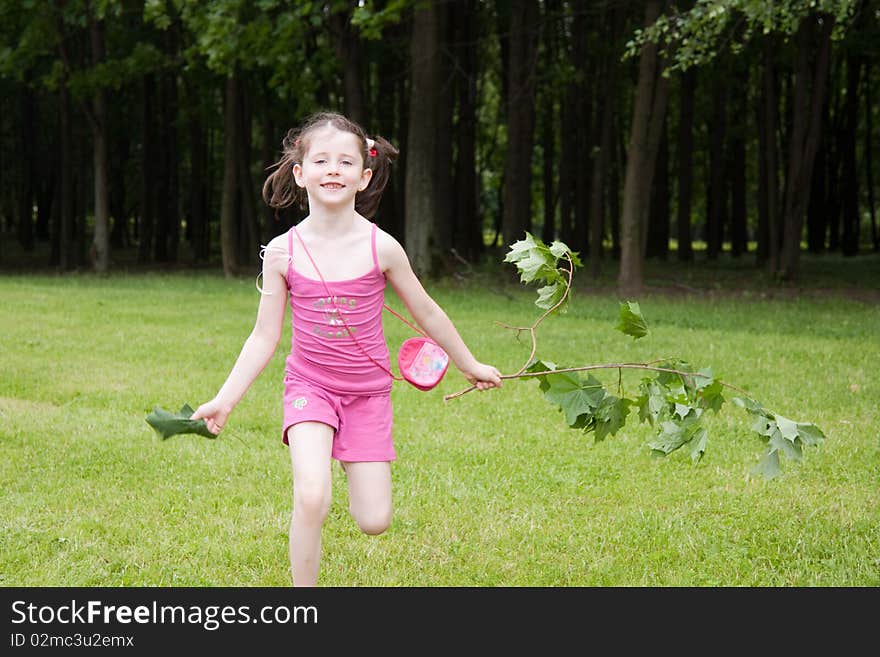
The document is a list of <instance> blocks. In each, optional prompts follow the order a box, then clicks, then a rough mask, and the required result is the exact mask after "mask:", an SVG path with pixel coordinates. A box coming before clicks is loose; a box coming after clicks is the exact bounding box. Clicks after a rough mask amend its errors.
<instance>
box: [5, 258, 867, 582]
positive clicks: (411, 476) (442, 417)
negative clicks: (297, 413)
mask: <svg viewBox="0 0 880 657" xmlns="http://www.w3.org/2000/svg"><path fill="white" fill-rule="evenodd" d="M817 263H818V264H817ZM807 264H808V265H809V266H814V265H815V266H816V267H818V268H819V269H821V268H822V267H825V266H826V265H824V264H822V263H820V262H819V261H818V260H817V261H816V263H814V262H813V261H811V260H810V259H807ZM844 266H847V263H842V264H840V266H839V269H842V268H843V267H844ZM852 266H853V267H854V268H855V270H850V271H849V273H848V274H847V273H841V272H840V271H832V270H831V269H828V271H827V272H824V273H823V272H822V271H818V273H817V274H816V276H814V277H813V278H814V280H818V281H820V282H821V284H822V288H823V290H824V291H818V290H816V289H815V287H809V286H804V285H799V286H788V287H785V288H779V287H772V286H768V284H767V282H766V281H762V280H761V278H760V276H759V275H755V274H747V273H744V272H745V269H746V268H744V267H743V268H742V270H743V271H740V268H739V266H738V265H737V264H736V263H729V262H728V263H724V262H722V263H719V264H718V265H717V266H716V269H717V271H716V272H714V273H713V272H709V273H708V274H707V273H705V269H703V270H699V271H697V270H696V269H694V271H693V272H692V274H691V278H687V276H688V274H687V272H686V271H685V272H684V273H683V274H682V276H681V277H679V278H678V279H676V281H683V284H682V283H678V282H676V283H675V284H668V283H669V281H672V279H673V271H674V270H673V268H672V267H671V266H670V267H668V268H664V266H663V265H651V266H649V271H648V276H649V278H650V280H651V281H653V282H656V283H657V284H658V285H659V286H663V288H664V291H663V292H662V293H661V292H660V291H659V288H658V289H655V290H654V291H650V292H648V293H646V294H645V295H644V296H643V297H642V298H640V299H639V301H640V303H641V307H642V311H643V313H644V315H645V317H646V319H647V321H648V324H649V327H650V329H651V333H650V335H649V336H648V337H647V338H645V339H643V340H639V341H633V340H631V339H630V338H628V337H626V336H624V335H623V334H621V333H619V332H617V331H615V330H614V328H613V327H614V325H615V324H616V319H617V317H616V314H617V303H618V299H617V298H616V296H615V295H614V293H613V290H612V289H611V287H610V276H611V275H610V273H609V274H606V275H605V278H604V279H602V280H600V281H598V282H597V283H595V284H593V283H590V282H587V280H586V279H587V278H588V277H587V275H586V274H579V280H578V286H577V288H578V289H577V294H576V296H575V298H574V301H573V304H572V307H571V309H570V311H569V312H568V313H567V314H566V315H562V316H558V317H552V318H550V319H548V320H547V321H546V322H545V323H544V324H542V326H541V328H540V329H539V334H538V343H539V344H538V356H540V357H542V358H544V359H546V360H551V361H554V362H557V363H559V364H568V365H585V364H598V363H607V362H619V361H622V360H626V361H646V360H652V359H655V358H659V357H666V356H676V357H681V358H684V359H686V360H688V361H690V362H691V363H692V364H694V365H696V366H699V367H702V366H711V367H712V368H713V370H714V372H715V374H716V375H717V376H719V377H720V378H721V379H722V380H724V381H726V382H729V383H732V384H734V385H737V386H739V387H742V388H746V389H748V390H749V391H750V392H751V393H752V394H753V395H754V396H755V398H757V399H758V400H760V401H761V402H763V403H764V404H765V405H766V406H767V407H769V408H771V409H773V410H775V411H776V412H778V413H780V414H782V415H785V416H787V417H790V418H792V419H796V420H799V421H805V422H815V423H816V424H817V425H818V426H819V427H820V428H821V429H822V430H823V431H824V432H825V434H826V436H827V440H826V441H825V442H824V443H823V444H822V445H821V446H819V447H816V448H807V449H806V450H805V455H804V459H803V461H802V462H801V463H799V464H797V463H793V462H791V461H785V460H783V474H782V476H780V477H779V478H777V479H775V480H773V481H770V482H765V481H763V480H761V479H756V478H754V477H751V476H750V475H749V470H750V469H751V468H752V466H753V465H754V464H755V463H756V462H757V460H758V459H759V458H760V456H761V454H762V450H763V443H762V442H761V441H760V439H759V438H758V437H757V436H756V435H755V434H753V433H751V431H750V430H749V424H750V422H749V417H748V416H747V415H746V413H745V412H744V411H742V410H741V409H739V408H737V407H735V406H733V405H732V404H725V406H724V408H723V409H722V411H721V413H720V414H718V415H717V416H713V417H712V418H711V419H710V420H709V429H710V439H709V448H708V451H707V453H706V455H705V457H704V459H703V460H702V461H701V462H700V463H698V464H696V465H694V464H692V463H691V461H690V459H689V457H688V455H687V454H684V453H682V454H679V453H675V454H672V455H670V456H669V457H666V458H655V457H652V455H651V453H650V449H649V448H648V447H647V445H646V443H647V440H648V439H649V438H650V431H649V427H647V426H646V425H642V424H637V423H636V421H635V418H634V417H630V419H629V422H628V423H627V426H626V427H624V429H623V430H621V431H620V432H619V433H618V434H617V435H615V436H611V437H609V438H608V439H606V440H605V441H604V442H601V443H598V444H597V443H594V442H593V437H592V435H589V436H585V435H583V434H582V433H580V432H578V431H575V430H571V429H568V428H567V426H566V425H565V423H564V419H563V418H562V416H561V415H560V414H559V413H558V412H557V411H556V410H554V407H553V406H551V405H550V404H549V403H548V402H546V401H545V400H544V399H543V397H542V396H541V394H540V392H539V390H538V387H537V383H536V382H534V381H508V382H506V383H505V386H504V388H503V389H502V390H499V391H491V392H484V393H477V392H473V393H470V394H467V395H464V396H463V397H461V398H459V399H456V400H453V401H450V402H444V401H443V395H444V394H448V393H452V392H455V391H457V390H460V389H462V388H463V387H466V386H465V383H466V382H465V381H464V379H463V377H462V376H461V375H460V374H459V373H458V372H456V371H450V373H449V374H448V375H447V376H446V378H445V379H444V381H443V383H442V384H441V386H440V387H438V388H436V389H435V390H433V391H431V392H427V393H424V392H419V391H416V390H415V389H413V388H411V387H409V386H407V385H405V384H401V383H396V384H395V388H394V391H393V402H394V407H395V444H396V447H397V451H398V460H397V462H396V463H395V464H394V466H393V476H394V499H395V501H394V504H395V516H394V521H393V523H392V526H391V528H390V529H389V531H388V532H386V533H385V534H384V535H382V536H378V537H370V536H366V535H363V534H361V533H360V532H359V531H358V530H357V527H356V525H355V524H354V521H353V520H352V519H351V518H350V517H349V516H348V513H347V500H346V489H345V481H344V476H343V475H342V473H341V470H340V469H339V468H338V467H334V502H333V505H332V508H331V511H330V516H329V518H328V520H327V522H326V524H325V527H324V533H323V539H324V556H323V561H322V573H321V582H322V584H324V585H331V586H333V585H339V586H349V585H351V586H877V585H880V488H878V483H880V412H878V404H877V399H878V398H880V377H878V375H877V371H876V368H877V364H878V363H880V308H878V304H877V303H876V301H871V300H865V299H864V298H862V297H861V296H859V295H858V294H856V295H851V294H850V295H847V294H846V291H847V290H850V288H852V287H853V286H858V287H859V290H860V291H861V293H869V294H873V293H874V292H876V290H877V278H873V279H868V280H866V272H876V268H877V264H876V259H873V260H872V259H863V260H862V261H860V262H859V263H855V264H853V265H852ZM813 273H816V272H815V271H814V272H813ZM847 277H849V278H847ZM509 278H510V277H509V276H508V275H502V274H494V275H493V274H490V273H488V272H482V273H478V274H475V275H473V276H472V277H471V278H470V279H468V280H465V281H460V280H455V279H447V280H444V281H437V282H431V283H427V287H428V288H429V290H430V291H431V292H432V294H433V295H434V296H435V298H436V299H437V300H438V301H439V302H440V304H441V305H442V306H443V307H444V308H445V309H446V310H447V312H448V314H449V315H450V316H451V317H452V318H453V320H454V321H455V323H456V325H457V326H458V328H459V330H460V332H461V333H462V335H463V336H464V337H465V339H466V341H467V342H468V344H469V345H470V347H471V349H472V350H473V351H474V353H475V354H476V355H477V356H478V357H479V358H481V359H483V360H485V361H487V362H491V363H493V364H495V365H497V366H498V367H499V369H501V370H502V371H503V372H513V371H515V370H516V369H518V367H519V366H520V365H521V364H522V362H523V361H524V359H525V358H526V357H527V356H528V352H529V345H528V344H526V343H524V342H522V341H517V340H516V339H515V338H514V336H513V334H512V333H510V332H509V331H505V330H504V329H501V328H499V327H498V326H496V325H495V323H494V322H495V321H496V320H498V321H503V322H506V323H509V324H514V325H528V324H530V323H531V322H532V321H533V320H534V319H535V318H536V317H537V316H538V314H539V311H538V309H536V308H535V307H534V306H533V300H534V298H535V293H534V291H533V290H531V289H528V290H527V289H523V288H521V287H519V286H517V285H511V284H509V282H505V281H509ZM581 279H583V280H581ZM676 286H677V287H676ZM670 292H672V293H670ZM257 300H258V296H257V292H256V290H255V288H254V285H253V281H252V280H234V281H230V280H224V279H222V278H221V277H219V276H217V275H215V274H210V273H200V274H173V275H163V274H155V273H154V274H141V275H131V274H128V275H119V276H115V277H111V278H98V277H94V276H90V275H72V276H53V275H29V276H15V275H8V276H5V277H2V278H0V309H2V312H0V335H2V338H0V371H2V376H0V450H2V452H0V485H2V488H3V503H2V505H0V523H2V531H0V584H2V585H3V586H39V585H43V586H65V587H67V586H201V585H204V586H287V585H289V583H290V575H289V563H288V557H287V529H288V521H289V514H290V510H291V505H292V499H291V473H290V461H289V457H288V454H287V451H286V448H285V447H284V446H283V444H282V443H281V440H280V423H281V417H282V416H281V405H280V400H281V386H282V371H283V364H284V363H283V361H284V357H285V355H286V353H287V349H288V348H289V339H290V338H289V335H290V334H289V328H288V329H287V330H286V332H285V336H284V338H283V339H282V345H281V347H280V348H279V350H278V353H277V354H276V356H275V357H274V359H273V360H272V361H271V362H270V364H269V366H268V367H267V369H266V370H265V371H264V373H263V374H262V376H261V377H260V378H259V379H258V380H257V381H256V382H255V384H254V385H253V387H252V388H251V390H250V392H249V393H248V395H247V396H246V397H245V399H244V401H243V402H242V403H241V404H240V406H239V407H238V408H237V409H236V411H235V413H234V414H233V415H232V417H231V418H230V422H229V425H228V427H227V430H226V431H225V432H224V434H222V435H221V436H220V438H219V439H217V440H208V439H205V438H202V437H200V436H176V437H172V438H170V439H169V440H167V441H164V442H163V441H161V440H159V439H158V438H157V437H156V436H155V434H154V433H153V432H152V431H151V429H150V428H149V426H148V425H147V424H146V423H145V422H144V417H145V416H146V414H147V413H148V412H149V411H150V410H151V409H152V407H153V406H154V405H160V406H164V407H165V408H168V409H170V410H177V408H179V406H180V405H181V404H182V403H183V402H185V401H186V402H189V403H190V404H192V405H193V406H195V405H197V404H199V403H201V402H202V401H204V400H206V399H207V398H209V397H210V396H212V395H213V394H214V392H215V391H216V389H217V387H218V386H219V385H220V384H221V383H222V382H223V380H224V378H225V376H226V374H227V373H228V370H229V368H230V367H231V365H232V363H233V361H234V359H235V357H236V356H237V354H238V351H239V349H240V348H241V345H242V342H243V341H244V339H245V337H247V335H248V333H249V331H250V329H251V327H252V325H253V320H254V317H255V310H256V304H257ZM389 301H390V302H391V303H392V305H394V306H395V307H397V308H400V307H401V306H400V303H399V301H397V299H396V298H394V296H393V294H391V293H389ZM385 324H386V332H387V335H388V338H389V342H390V344H391V345H392V349H396V345H399V344H400V341H401V340H402V339H403V338H404V337H408V335H409V330H408V329H407V328H406V327H405V326H404V325H403V324H401V323H400V322H398V321H397V320H395V319H393V318H392V317H390V316H386V321H385ZM599 376H600V377H604V379H605V380H607V381H615V380H616V376H617V375H616V373H615V372H609V371H602V373H601V374H599ZM637 381H638V373H625V374H624V377H623V382H624V386H625V387H626V389H627V390H630V391H631V390H633V389H634V388H635V386H636V385H637ZM236 438H239V439H240V440H237V439H236Z"/></svg>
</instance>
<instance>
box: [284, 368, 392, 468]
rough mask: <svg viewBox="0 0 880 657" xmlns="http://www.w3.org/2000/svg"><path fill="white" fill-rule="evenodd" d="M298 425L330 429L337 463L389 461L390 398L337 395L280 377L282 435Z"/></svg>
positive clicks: (390, 439) (288, 375) (333, 452)
mask: <svg viewBox="0 0 880 657" xmlns="http://www.w3.org/2000/svg"><path fill="white" fill-rule="evenodd" d="M300 422H322V423H324V424H327V425H329V426H331V427H333V428H334V429H335V430H336V431H335V433H334V435H333V450H332V452H331V454H330V455H331V456H332V457H333V458H334V459H336V460H337V461H352V462H356V461H393V460H395V459H396V458H397V455H396V454H395V452H394V443H393V441H392V436H391V426H392V412H391V394H390V393H384V394H381V395H366V396H365V395H338V394H336V393H334V392H330V391H329V390H324V389H323V388H321V387H320V386H318V385H316V384H314V383H311V382H310V381H305V380H303V379H299V378H296V377H294V376H291V375H290V374H287V375H286V376H285V377H284V431H283V432H282V434H281V439H282V440H283V441H284V444H285V445H287V444H289V443H288V441H287V430H288V429H290V427H292V426H293V425H294V424H298V423H300Z"/></svg>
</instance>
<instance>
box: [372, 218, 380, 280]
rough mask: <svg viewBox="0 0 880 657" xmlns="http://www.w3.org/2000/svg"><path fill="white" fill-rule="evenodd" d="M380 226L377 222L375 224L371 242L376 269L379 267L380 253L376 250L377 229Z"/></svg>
mask: <svg viewBox="0 0 880 657" xmlns="http://www.w3.org/2000/svg"><path fill="white" fill-rule="evenodd" d="M378 228H379V227H378V226H377V225H376V224H373V232H372V235H371V236H370V242H371V244H372V247H373V264H374V265H376V269H378V268H379V254H378V252H377V251H376V231H377V229H378Z"/></svg>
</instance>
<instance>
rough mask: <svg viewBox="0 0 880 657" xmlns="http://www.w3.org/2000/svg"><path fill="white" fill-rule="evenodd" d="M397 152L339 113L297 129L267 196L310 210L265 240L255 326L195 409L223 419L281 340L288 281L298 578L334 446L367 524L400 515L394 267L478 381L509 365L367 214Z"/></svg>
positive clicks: (420, 310) (313, 560)
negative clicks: (480, 341)
mask: <svg viewBox="0 0 880 657" xmlns="http://www.w3.org/2000/svg"><path fill="white" fill-rule="evenodd" d="M397 154H398V151H397V149H396V148H394V146H392V145H391V144H390V143H388V142H387V141H386V140H384V139H382V138H381V137H377V138H376V139H375V140H373V139H369V138H367V136H366V134H365V133H364V130H363V129H362V128H361V127H360V126H358V125H357V124H355V123H354V122H352V121H350V120H349V119H347V118H345V117H344V116H341V115H338V114H331V113H321V114H317V115H315V116H313V117H311V118H310V119H309V120H308V121H307V122H306V123H305V124H304V125H303V126H302V128H301V129H300V130H299V131H295V130H292V131H290V132H289V133H288V135H287V137H286V138H285V140H284V150H283V155H282V157H281V160H280V161H279V162H277V163H276V164H275V167H277V168H276V170H275V172H274V173H272V174H271V175H270V176H269V177H268V179H267V180H266V183H265V185H264V186H263V197H264V199H265V200H266V202H267V203H268V204H269V205H271V206H273V207H276V208H280V207H285V206H289V205H291V204H292V203H293V202H294V201H299V202H300V203H302V202H303V201H304V200H306V201H307V203H308V206H307V207H308V210H309V214H308V216H307V217H306V218H305V219H303V220H302V221H301V222H300V223H299V224H298V225H296V226H294V227H293V228H291V229H290V230H289V231H288V232H287V233H285V234H283V235H279V236H278V237H276V238H274V239H273V240H272V241H271V242H270V243H269V245H268V246H267V247H266V251H265V257H264V258H263V290H262V295H261V298H260V304H259V308H258V310H257V319H256V324H255V326H254V328H253V331H252V332H251V334H250V336H249V337H248V339H247V340H246V341H245V343H244V347H243V348H242V350H241V353H240V354H239V356H238V359H237V360H236V362H235V365H234V366H233V368H232V371H231V372H230V373H229V376H228V377H227V379H226V382H225V383H224V384H223V386H222V387H221V388H220V390H219V392H218V393H217V395H216V396H215V397H214V399H212V400H211V401H209V402H206V403H205V404H202V405H201V406H199V408H198V409H196V411H195V413H194V414H193V416H192V417H193V419H199V418H203V419H204V420H205V421H206V423H207V425H208V428H209V429H210V430H211V431H212V432H213V433H215V434H216V433H219V432H220V430H221V429H222V428H223V426H224V425H225V424H226V421H227V419H228V418H229V414H230V413H231V412H232V410H233V409H234V408H235V406H236V404H238V402H239V401H241V399H242V397H243V396H244V394H245V392H246V391H247V390H248V388H249V387H250V385H251V384H252V383H253V381H254V380H255V379H256V377H257V376H258V375H259V374H260V372H261V371H262V370H263V368H264V367H265V366H266V364H267V363H268V362H269V360H270V359H271V357H272V355H273V354H274V352H275V349H276V347H277V346H278V341H279V339H280V337H281V332H282V324H283V321H284V308H285V303H286V302H287V299H288V293H289V298H290V307H291V316H292V322H293V328H292V336H293V339H292V346H291V352H290V355H289V356H288V357H287V360H286V368H285V378H284V424H283V427H282V440H283V442H284V443H286V444H287V445H289V448H290V457H291V463H292V465H293V513H292V515H291V521H290V545H289V549H290V567H291V574H292V577H293V583H294V585H295V586H314V585H316V584H317V579H318V567H319V562H320V556H321V527H322V525H323V523H324V519H325V518H326V517H327V513H328V511H329V508H330V500H331V459H336V460H338V461H339V462H340V463H341V465H342V469H343V470H344V472H345V474H346V476H347V478H348V492H349V510H350V512H351V515H352V516H353V517H354V519H355V521H356V522H357V524H358V526H359V527H360V529H361V530H362V531H363V532H365V533H367V534H380V533H382V532H383V531H385V530H386V529H387V528H388V525H389V524H390V522H391V461H393V460H394V459H395V452H394V445H393V442H392V436H391V426H392V415H391V394H390V393H391V384H392V378H391V369H390V358H389V354H388V347H387V345H386V343H385V337H384V335H383V332H382V304H383V299H384V288H385V283H386V281H387V282H389V283H391V286H392V288H393V289H394V291H395V292H396V293H397V295H398V297H400V299H401V300H402V301H403V302H404V304H405V305H406V307H407V309H408V310H409V312H410V314H411V315H412V317H414V318H415V320H416V322H417V323H418V324H419V325H420V326H421V327H422V328H423V329H424V331H425V332H426V333H427V334H428V335H429V336H430V337H431V338H432V339H433V340H434V341H435V342H437V344H439V345H440V346H441V347H442V348H443V349H444V350H445V351H446V352H447V353H448V354H449V357H450V360H451V361H452V362H453V363H454V364H455V366H456V367H457V368H458V369H459V370H460V371H461V373H462V374H463V375H464V376H465V378H466V379H467V380H468V381H469V382H470V383H471V384H472V385H475V386H476V387H477V388H478V389H480V390H485V389H487V388H496V387H500V386H501V375H500V373H499V371H498V370H497V369H496V368H495V367H492V366H491V365H486V364H483V363H481V362H479V361H477V359H476V358H474V356H473V355H472V354H471V352H470V350H469V349H468V348H467V346H466V345H465V343H464V341H463V340H462V339H461V336H460V335H459V333H458V331H457V330H456V329H455V326H454V325H453V324H452V322H451V321H450V319H449V318H448V317H447V315H446V313H445V312H444V311H443V310H442V309H441V308H440V307H439V306H438V305H437V303H436V302H435V301H434V300H433V299H432V298H431V297H430V296H429V295H428V293H427V292H426V291H425V290H424V288H423V287H422V285H421V283H420V282H419V280H418V278H417V277H416V275H415V273H414V272H413V270H412V268H411V266H410V263H409V259H408V257H407V255H406V253H405V252H404V250H403V248H402V247H401V245H400V244H399V243H398V242H397V240H395V239H394V238H393V237H392V236H391V235H389V234H388V233H386V232H385V231H383V230H380V229H379V228H378V227H377V226H376V225H375V224H374V223H372V222H371V221H370V220H369V219H368V218H367V217H372V216H373V214H374V213H375V211H376V208H377V207H378V205H379V200H380V198H381V196H382V191H383V190H384V188H385V185H386V183H387V181H388V174H389V169H390V166H391V163H392V161H393V160H394V159H395V158H396V157H397ZM303 197H305V198H303Z"/></svg>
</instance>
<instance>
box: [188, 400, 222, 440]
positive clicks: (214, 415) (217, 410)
mask: <svg viewBox="0 0 880 657" xmlns="http://www.w3.org/2000/svg"><path fill="white" fill-rule="evenodd" d="M230 413H232V409H231V408H230V407H228V406H226V405H224V404H221V403H220V402H218V401H217V400H216V399H212V400H211V401H209V402H205V403H204V404H202V405H201V406H199V407H198V408H197V409H196V411H195V413H193V414H192V417H191V418H190V419H191V420H204V421H205V424H206V425H207V426H208V431H210V432H211V433H213V434H214V435H215V436H216V435H217V434H218V433H220V431H221V430H222V429H223V426H224V425H225V424H226V419H227V418H228V417H229V414H230Z"/></svg>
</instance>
